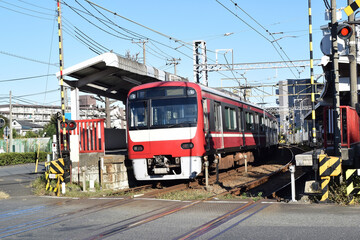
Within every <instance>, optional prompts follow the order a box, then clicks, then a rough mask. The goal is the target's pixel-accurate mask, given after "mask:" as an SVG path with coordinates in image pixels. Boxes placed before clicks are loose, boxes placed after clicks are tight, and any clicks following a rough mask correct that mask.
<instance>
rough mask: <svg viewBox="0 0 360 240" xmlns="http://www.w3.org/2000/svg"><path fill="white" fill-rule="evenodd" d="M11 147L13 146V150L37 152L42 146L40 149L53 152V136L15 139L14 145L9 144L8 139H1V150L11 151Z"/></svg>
mask: <svg viewBox="0 0 360 240" xmlns="http://www.w3.org/2000/svg"><path fill="white" fill-rule="evenodd" d="M10 147H12V152H37V151H38V148H39V147H40V151H43V152H51V151H52V139H51V138H21V139H13V140H12V146H9V142H8V141H5V140H0V152H9V150H10ZM1 149H2V150H1Z"/></svg>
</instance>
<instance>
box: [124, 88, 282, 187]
mask: <svg viewBox="0 0 360 240" xmlns="http://www.w3.org/2000/svg"><path fill="white" fill-rule="evenodd" d="M127 104H128V106H127V109H128V112H127V114H128V117H127V118H128V124H127V125H128V156H129V159H130V160H132V163H133V169H134V173H135V177H136V179H137V180H167V179H191V178H194V177H196V176H197V175H199V174H200V173H201V171H202V163H203V158H204V156H209V155H215V154H228V153H229V154H231V153H236V152H240V151H243V150H247V149H256V148H264V147H269V146H272V145H276V144H277V132H276V129H277V127H276V126H275V125H276V123H275V118H274V117H273V116H272V115H270V114H268V113H266V112H264V111H263V110H262V109H260V108H257V107H256V106H254V105H251V104H247V103H244V102H241V101H239V100H236V99H235V98H234V99H232V98H231V97H229V96H226V95H225V94H223V93H221V92H219V91H216V90H213V89H211V88H207V87H203V86H200V85H198V84H195V83H189V82H161V83H149V84H145V85H141V86H138V87H135V88H133V89H132V90H131V91H130V92H129V95H128V103H127ZM250 115H253V116H252V118H253V119H252V120H251V119H250V118H251V116H250ZM246 117H248V118H249V121H253V123H254V124H253V125H254V126H249V124H247V122H249V121H247V120H246V119H245V118H246ZM260 119H263V120H262V121H263V125H261V124H260V125H261V126H259V127H257V128H256V129H255V123H256V122H255V121H260ZM270 123H271V124H272V128H270V127H269V126H270V125H271V124H270ZM247 125H248V126H247ZM250 125H251V124H250ZM266 126H267V127H266ZM251 127H253V129H251ZM270 129H271V131H270ZM262 130H263V131H262Z"/></svg>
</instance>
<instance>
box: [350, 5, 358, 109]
mask: <svg viewBox="0 0 360 240" xmlns="http://www.w3.org/2000/svg"><path fill="white" fill-rule="evenodd" d="M353 2H354V0H348V5H350V4H351V3H353ZM348 21H349V23H351V24H350V25H351V27H352V29H353V31H354V33H353V34H352V35H351V37H350V42H349V43H350V44H349V62H350V105H351V106H352V107H353V108H355V104H356V103H357V102H358V87H357V66H356V61H357V60H356V36H355V34H356V25H355V24H354V23H353V22H354V21H355V14H350V15H349V17H348Z"/></svg>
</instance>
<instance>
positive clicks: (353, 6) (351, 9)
mask: <svg viewBox="0 0 360 240" xmlns="http://www.w3.org/2000/svg"><path fill="white" fill-rule="evenodd" d="M359 7H360V0H356V1H355V2H352V3H351V4H350V5H349V6H347V7H346V8H345V9H344V11H345V13H346V15H348V16H350V15H351V14H353V13H354V12H355V11H356V10H357V9H358V8H359Z"/></svg>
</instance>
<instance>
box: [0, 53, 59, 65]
mask: <svg viewBox="0 0 360 240" xmlns="http://www.w3.org/2000/svg"><path fill="white" fill-rule="evenodd" d="M0 54H4V55H8V56H11V57H16V58H20V59H23V60H27V61H31V62H36V63H41V64H45V65H50V66H55V67H58V64H56V63H47V62H44V61H40V60H36V59H32V58H28V57H23V56H20V55H16V54H13V53H8V52H4V51H1V50H0Z"/></svg>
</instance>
